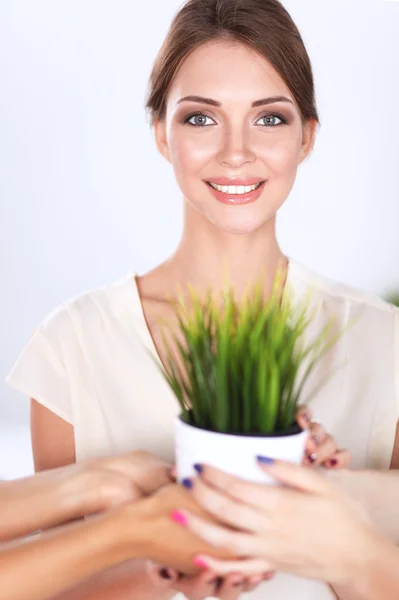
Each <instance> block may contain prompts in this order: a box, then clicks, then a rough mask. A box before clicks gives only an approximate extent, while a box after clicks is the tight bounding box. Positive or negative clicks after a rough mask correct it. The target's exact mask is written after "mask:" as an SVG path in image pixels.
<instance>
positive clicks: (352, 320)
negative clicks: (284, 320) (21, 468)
mask: <svg viewBox="0 0 399 600" xmlns="http://www.w3.org/2000/svg"><path fill="white" fill-rule="evenodd" d="M287 289H291V290H292V291H293V293H294V295H295V296H297V297H298V298H299V299H301V298H302V299H303V298H305V295H306V294H307V293H308V292H309V291H310V292H311V298H312V303H313V304H314V306H315V308H316V313H315V318H314V319H313V321H312V325H311V327H310V329H309V331H308V332H307V335H309V336H312V335H315V334H316V333H317V332H318V331H319V330H320V328H321V327H322V326H323V325H324V324H325V323H326V322H327V320H328V319H330V317H331V316H332V315H334V316H335V318H336V319H337V325H338V327H339V328H341V327H345V332H344V334H343V335H342V336H341V337H340V339H339V341H338V343H337V344H336V345H335V346H334V347H333V349H332V350H330V352H329V353H328V354H327V355H325V357H324V358H323V360H322V361H321V363H320V364H319V365H318V367H317V368H316V370H315V372H314V373H313V376H312V377H311V380H310V381H309V382H308V386H307V387H308V391H309V390H310V389H312V388H313V386H314V385H315V384H316V383H317V381H319V379H320V378H321V377H323V376H325V375H326V374H328V373H332V376H331V377H330V379H329V380H328V383H327V385H326V386H325V387H324V388H323V389H322V391H321V392H320V393H319V394H318V395H317V396H316V397H315V398H314V400H313V401H312V403H311V408H312V410H313V413H314V416H315V417H316V418H317V419H318V420H320V421H321V422H322V424H323V425H324V427H325V428H326V429H327V430H328V431H329V432H330V433H331V434H332V435H334V436H335V438H336V439H337V442H338V445H339V446H340V447H342V448H349V449H350V450H351V452H352V455H353V463H352V464H353V466H354V467H371V468H376V469H386V468H388V467H389V463H390V459H391V455H392V450H393V444H394V439H395V430H396V425H397V422H398V418H399V310H398V309H397V308H395V307H394V306H392V305H390V304H387V303H386V302H384V301H382V300H381V299H379V298H376V297H371V296H369V295H367V294H365V293H362V292H359V291H356V290H353V289H351V288H349V287H347V286H345V285H342V284H338V283H335V282H332V281H329V280H327V279H325V278H323V277H320V276H319V275H316V274H315V273H313V272H311V271H309V270H308V269H306V268H305V267H304V266H303V265H301V264H299V263H298V262H296V261H293V260H290V261H289V267H288V277H287ZM151 355H152V356H151ZM154 358H156V360H158V363H159V358H158V356H157V353H156V349H155V347H154V344H153V341H152V338H151V335H150V332H149V330H148V327H147V325H146V322H145V319H144V314H143V309H142V304H141V301H140V297H139V293H138V289H137V284H136V280H135V276H134V274H129V275H127V276H126V277H124V278H123V279H122V280H120V281H117V282H116V283H113V284H112V285H109V286H106V287H103V288H101V289H98V290H95V291H89V292H86V293H84V294H82V295H80V296H78V297H76V298H74V299H72V300H70V301H69V302H67V303H65V304H63V305H61V306H60V307H59V308H57V309H56V310H55V311H54V312H52V313H51V314H50V315H49V316H48V317H47V318H46V319H45V320H44V322H43V323H42V324H41V326H40V327H39V328H38V329H37V331H36V332H35V333H34V335H33V336H32V337H31V339H30V341H29V342H28V344H27V346H26V347H25V349H24V351H23V352H22V355H21V356H20V357H19V359H18V361H17V363H16V364H15V366H14V368H13V370H12V371H11V373H10V375H9V376H8V378H7V382H8V383H9V384H10V385H12V386H13V387H15V388H16V389H18V390H20V391H21V392H23V393H24V394H26V395H28V396H29V397H32V398H35V399H36V400H37V401H38V402H40V403H41V404H43V405H44V406H45V407H47V408H48V409H49V410H50V411H52V412H54V413H55V414H56V415H58V416H59V417H61V418H62V419H64V420H65V421H67V422H68V423H71V424H72V425H73V426H74V434H75V446H76V456H77V460H78V461H81V460H85V459H88V458H91V457H96V456H104V455H115V454H119V453H122V452H127V451H131V450H133V449H145V450H148V451H150V452H152V453H153V454H155V455H158V456H160V457H161V458H163V459H166V460H168V461H170V462H172V461H173V454H174V432H173V422H174V418H175V416H176V415H177V414H178V412H179V407H178V403H177V401H176V399H175V397H174V395H173V393H172V391H171V390H170V388H169V386H168V385H167V383H166V381H165V380H164V377H163V375H162V373H161V372H160V370H159V368H158V365H157V364H156V362H155V361H154V360H153V359H154ZM335 367H337V368H335ZM305 395H306V390H305ZM311 526H312V524H311V523H309V527H311ZM326 542H327V540H326ZM178 597H179V598H180V599H182V598H183V597H182V596H181V595H179V596H178ZM246 597H248V598H251V600H255V599H258V600H260V599H261V598H268V600H277V599H278V600H280V599H283V598H284V600H288V599H291V598H292V599H295V600H305V599H306V600H324V599H325V600H327V599H331V598H335V594H333V592H332V591H331V589H330V588H329V586H327V585H325V584H323V583H320V582H315V581H311V580H307V579H302V578H297V577H294V576H292V575H288V574H279V575H278V576H277V577H276V578H275V579H274V580H272V581H270V582H265V583H263V584H262V585H261V586H260V587H259V588H258V589H257V590H255V591H254V592H251V593H249V594H247V595H246ZM176 598H177V597H176Z"/></svg>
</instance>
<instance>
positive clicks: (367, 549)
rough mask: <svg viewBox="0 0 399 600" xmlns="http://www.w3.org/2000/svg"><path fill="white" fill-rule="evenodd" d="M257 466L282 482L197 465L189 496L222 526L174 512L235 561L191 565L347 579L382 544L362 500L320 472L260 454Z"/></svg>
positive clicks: (344, 582) (211, 560)
mask: <svg viewBox="0 0 399 600" xmlns="http://www.w3.org/2000/svg"><path fill="white" fill-rule="evenodd" d="M259 464H260V467H261V468H263V469H264V470H265V471H266V472H267V473H268V474H269V475H271V476H272V477H274V478H275V479H276V480H278V481H279V482H280V483H281V484H284V486H265V485H263V484H253V483H248V482H245V481H243V480H241V479H238V478H236V477H233V476H231V475H228V474H226V473H223V472H221V471H219V470H217V469H214V468H212V467H208V466H205V465H204V466H203V468H202V470H201V468H200V471H201V472H200V474H199V476H198V478H195V479H194V480H193V483H194V484H193V487H192V490H191V493H192V495H193V498H194V499H195V500H196V501H197V502H198V503H199V504H200V505H201V506H202V507H203V508H204V509H205V510H206V511H207V512H209V513H210V514H211V515H213V516H214V517H215V518H216V519H218V520H219V521H220V522H221V523H223V524H224V526H221V525H217V524H212V523H209V522H206V521H205V520H203V519H201V518H199V517H198V516H196V515H193V514H192V513H191V512H190V511H184V510H182V511H179V512H178V514H177V515H175V518H177V520H178V521H179V522H180V523H181V524H182V525H185V526H186V527H187V528H189V529H190V530H191V531H192V532H194V533H196V534H197V535H198V536H200V537H202V539H203V540H205V541H207V542H208V543H210V544H213V545H214V546H216V547H218V548H230V549H231V550H232V551H233V552H234V553H236V554H237V555H239V556H241V557H242V560H239V561H220V560H216V559H214V558H212V557H210V556H207V555H204V554H201V555H199V556H197V557H196V559H195V562H196V564H198V565H200V566H202V567H203V568H204V569H206V570H207V571H208V570H209V571H210V572H212V573H217V574H219V575H221V576H224V575H226V574H228V573H231V572H234V573H237V572H241V573H243V574H244V575H250V574H259V573H263V572H265V571H271V570H279V571H288V572H291V573H295V574H297V575H301V576H304V577H310V578H313V579H320V580H323V581H329V582H331V583H335V584H342V585H347V584H348V583H349V582H350V580H351V578H353V577H355V576H358V575H359V574H360V572H361V570H362V569H364V566H365V565H367V563H368V561H370V560H372V558H373V555H374V554H375V552H376V548H377V549H378V548H379V547H384V546H385V545H386V542H385V541H384V540H383V539H382V538H381V537H380V534H379V533H377V531H376V530H375V529H374V528H373V526H372V524H371V521H370V519H369V517H368V515H367V514H366V512H365V510H364V508H363V507H362V505H361V504H360V503H358V502H357V501H355V500H354V499H352V498H350V497H349V496H348V495H347V494H346V493H344V492H343V491H342V490H341V489H340V488H339V487H338V486H336V485H335V484H334V483H332V482H331V481H329V480H327V478H325V477H324V476H323V475H321V474H320V473H317V472H315V471H313V470H310V469H307V468H305V467H303V466H301V467H298V466H295V465H292V464H289V463H283V462H279V461H274V462H270V463H269V462H268V460H267V459H264V462H263V463H262V461H260V462H259ZM232 528H234V530H233V529H232ZM237 528H239V530H240V531H237Z"/></svg>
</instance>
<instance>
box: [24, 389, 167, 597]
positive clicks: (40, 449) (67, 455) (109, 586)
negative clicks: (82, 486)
mask: <svg viewBox="0 0 399 600" xmlns="http://www.w3.org/2000/svg"><path fill="white" fill-rule="evenodd" d="M31 433H32V449H33V458H34V465H35V471H36V472H38V471H43V470H45V469H54V468H56V467H62V466H65V465H69V464H71V463H74V462H75V460H76V456H75V442H74V433H73V426H72V425H70V424H69V423H67V422H66V421H64V420H63V419H61V418H60V417H58V416H57V415H55V414H54V413H52V412H51V411H50V410H48V409H47V408H45V407H44V406H42V405H41V404H39V403H38V402H36V401H35V400H34V399H32V400H31ZM144 590H145V592H144ZM151 594H152V596H151ZM148 595H150V598H151V600H166V599H167V598H170V597H172V595H173V592H171V591H165V589H164V588H162V587H161V588H160V587H156V586H155V584H154V581H153V579H152V578H151V577H150V575H149V573H148V569H147V568H146V564H145V561H142V560H138V561H134V563H132V564H131V570H130V571H128V572H127V573H126V571H125V572H124V573H123V574H122V573H121V572H120V570H119V571H118V570H112V569H111V570H110V571H108V570H107V571H106V572H104V573H103V574H101V575H98V576H97V577H96V578H95V579H93V580H90V581H88V582H86V583H85V584H82V586H81V587H80V589H79V587H78V588H76V589H75V590H74V591H73V592H71V593H70V594H68V596H66V597H65V600H100V599H101V600H132V598H135V600H147V599H148V600H149V596H148ZM61 598H62V600H64V595H62V597H60V599H59V600H61ZM54 600H58V599H56V598H54Z"/></svg>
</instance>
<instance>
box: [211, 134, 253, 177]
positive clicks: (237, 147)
mask: <svg viewBox="0 0 399 600" xmlns="http://www.w3.org/2000/svg"><path fill="white" fill-rule="evenodd" d="M217 160H218V162H219V163H220V164H221V165H225V166H228V167H232V168H235V169H237V168H239V167H241V166H242V165H245V164H250V163H253V162H255V160H256V155H255V153H254V151H253V149H252V148H251V142H250V139H249V133H248V132H246V131H245V130H244V129H243V128H230V129H229V130H227V131H226V132H225V135H224V137H223V140H222V147H221V148H220V150H219V152H218V155H217Z"/></svg>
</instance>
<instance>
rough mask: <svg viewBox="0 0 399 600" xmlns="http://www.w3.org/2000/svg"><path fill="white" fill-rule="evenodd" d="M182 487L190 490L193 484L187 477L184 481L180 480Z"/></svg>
mask: <svg viewBox="0 0 399 600" xmlns="http://www.w3.org/2000/svg"><path fill="white" fill-rule="evenodd" d="M182 485H184V487H185V488H187V489H188V490H191V488H192V487H193V482H192V481H191V479H189V478H188V477H187V478H186V479H183V480H182Z"/></svg>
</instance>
